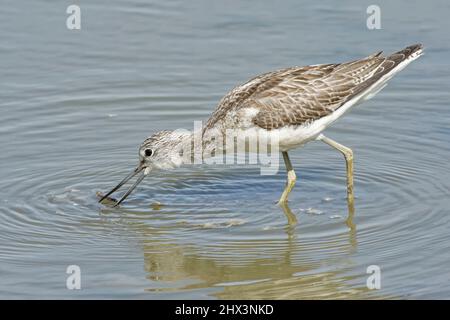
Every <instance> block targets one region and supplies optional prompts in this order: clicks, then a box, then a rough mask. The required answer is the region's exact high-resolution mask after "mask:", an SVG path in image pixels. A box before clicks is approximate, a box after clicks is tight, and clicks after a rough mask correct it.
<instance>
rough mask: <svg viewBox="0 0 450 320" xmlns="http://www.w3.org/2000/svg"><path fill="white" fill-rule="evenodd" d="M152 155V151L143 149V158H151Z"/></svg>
mask: <svg viewBox="0 0 450 320" xmlns="http://www.w3.org/2000/svg"><path fill="white" fill-rule="evenodd" d="M152 154H153V150H152V149H145V156H146V157H151V156H152Z"/></svg>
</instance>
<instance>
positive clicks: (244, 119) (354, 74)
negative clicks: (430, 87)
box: [204, 44, 422, 131]
mask: <svg viewBox="0 0 450 320" xmlns="http://www.w3.org/2000/svg"><path fill="white" fill-rule="evenodd" d="M421 53H422V45H420V44H416V45H412V46H409V47H407V48H405V49H403V50H401V51H398V52H396V53H394V54H392V55H389V56H387V57H383V56H382V54H381V52H379V53H376V54H373V55H371V56H369V57H366V58H363V59H360V60H355V61H351V62H346V63H339V64H322V65H312V66H305V67H292V68H286V69H281V70H277V71H273V72H269V73H265V74H262V75H259V76H257V77H255V78H253V79H251V80H249V81H247V82H246V83H244V84H243V85H240V86H237V87H235V88H234V89H232V90H231V91H230V92H229V93H228V94H227V95H226V96H224V97H223V98H222V100H221V101H220V102H219V105H218V106H217V108H216V110H215V111H214V113H213V114H212V115H211V117H210V118H209V120H208V122H207V123H206V125H205V127H204V130H205V131H206V130H208V129H211V128H213V127H217V126H221V127H229V126H232V127H235V128H238V129H240V128H243V129H245V126H256V127H259V128H263V129H266V130H273V129H277V128H282V127H287V126H294V127H295V126H299V125H305V124H308V123H311V122H314V121H316V120H318V119H321V118H324V117H327V116H329V115H331V114H333V113H335V112H336V111H337V110H339V109H340V108H342V107H343V106H346V107H347V108H348V106H349V104H351V103H352V105H353V104H355V103H357V102H358V101H360V100H361V99H363V98H368V97H371V95H373V94H374V92H376V91H378V90H380V88H382V86H383V85H384V83H385V82H387V81H388V80H389V79H390V78H391V77H392V76H393V75H394V74H395V73H397V72H398V71H400V70H401V69H403V68H404V67H405V66H406V65H407V64H408V63H410V62H411V61H413V60H415V59H416V58H417V57H419V56H420V55H421Z"/></svg>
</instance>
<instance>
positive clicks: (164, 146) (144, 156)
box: [99, 130, 191, 205]
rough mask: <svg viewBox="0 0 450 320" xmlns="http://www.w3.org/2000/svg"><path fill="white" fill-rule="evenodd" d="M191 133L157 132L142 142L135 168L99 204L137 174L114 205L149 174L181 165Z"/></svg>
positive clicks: (179, 131) (123, 198) (120, 201)
mask: <svg viewBox="0 0 450 320" xmlns="http://www.w3.org/2000/svg"><path fill="white" fill-rule="evenodd" d="M190 137H191V133H190V132H188V131H184V130H175V131H167V130H165V131H159V132H157V133H155V134H153V135H152V136H150V137H148V138H147V139H145V140H144V142H143V143H142V144H141V145H140V147H139V162H138V165H137V167H136V168H135V169H134V170H133V171H132V172H131V173H130V174H129V175H128V176H126V177H125V178H124V179H123V180H122V181H121V182H119V184H118V185H117V186H115V187H114V188H113V189H112V190H111V191H109V192H108V193H107V194H105V195H104V196H103V197H102V198H101V199H100V201H99V202H102V201H103V200H104V199H105V198H106V197H108V196H109V195H111V194H112V193H113V192H115V191H117V190H118V189H119V188H120V187H122V186H123V185H124V184H125V183H127V182H128V181H129V180H130V179H132V178H133V177H134V176H136V175H138V174H139V177H138V178H137V180H136V182H135V183H134V184H133V185H132V186H131V187H130V189H128V191H127V192H126V193H125V194H124V195H123V196H122V198H121V199H120V200H119V201H118V202H117V203H116V205H119V204H120V203H122V202H123V201H124V200H125V199H126V198H127V197H128V196H129V195H130V194H131V192H132V191H133V190H134V189H135V188H136V187H137V186H138V184H139V183H141V181H142V180H144V178H145V177H146V176H147V175H148V174H150V172H152V171H154V170H158V169H163V170H167V169H173V168H176V167H179V166H181V165H182V164H183V162H184V160H185V158H184V157H185V150H184V149H185V148H186V146H190V144H191V143H190V140H191V139H190Z"/></svg>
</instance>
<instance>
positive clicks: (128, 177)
mask: <svg viewBox="0 0 450 320" xmlns="http://www.w3.org/2000/svg"><path fill="white" fill-rule="evenodd" d="M142 169H144V167H142V166H138V167H136V169H134V170H133V172H131V173H130V174H129V175H127V176H126V177H125V178H124V179H123V180H122V181H120V182H119V184H118V185H117V186H115V187H114V188H113V189H112V190H111V191H110V192H108V193H107V194H105V195H104V196H103V197H102V198H101V199H100V200H99V201H98V202H102V201H103V200H105V199H106V198H107V197H109V196H110V195H111V194H112V193H113V192H115V191H117V190H118V189H119V188H120V187H121V186H123V185H124V184H125V183H127V182H128V180H130V179H131V178H133V177H134V176H135V175H137V174H138V173H139V172H141V171H142Z"/></svg>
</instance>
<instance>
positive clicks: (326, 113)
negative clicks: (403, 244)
mask: <svg viewBox="0 0 450 320" xmlns="http://www.w3.org/2000/svg"><path fill="white" fill-rule="evenodd" d="M422 51H423V47H422V45H420V44H416V45H412V46H409V47H407V48H405V49H403V50H401V51H398V52H396V53H393V54H391V55H388V56H382V52H378V53H376V54H373V55H370V56H368V57H366V58H363V59H359V60H355V61H351V62H345V63H336V64H320V65H311V66H305V67H292V68H286V69H281V70H277V71H273V72H268V73H265V74H262V75H259V76H257V77H255V78H253V79H251V80H249V81H247V82H246V83H244V84H242V85H240V86H237V87H235V88H234V89H232V90H231V91H230V92H229V93H228V94H227V95H226V96H225V97H223V98H222V100H221V101H220V102H219V105H218V106H217V108H216V110H215V111H214V112H213V114H212V115H211V117H210V118H209V119H208V121H207V122H206V124H205V125H204V126H203V128H202V130H201V136H200V138H201V140H202V141H201V144H202V148H203V149H202V156H203V155H204V154H212V153H214V151H217V150H215V148H216V147H217V146H216V145H215V144H213V142H212V141H213V137H214V136H216V135H217V134H218V133H222V134H224V133H225V132H226V131H227V130H229V129H234V130H240V131H241V132H243V133H248V132H250V131H253V132H258V131H260V132H261V131H263V132H265V133H266V134H268V135H269V136H270V135H277V140H278V143H279V146H278V148H279V150H280V151H281V153H282V155H283V160H284V163H285V165H286V170H287V183H286V187H285V189H284V191H283V193H282V195H281V197H280V200H279V204H281V205H285V204H286V202H287V199H288V195H289V193H290V192H291V190H292V188H293V187H294V184H295V181H296V174H295V172H294V169H293V167H292V164H291V161H290V159H289V155H288V151H289V150H292V149H294V148H298V147H300V146H302V145H304V144H305V143H307V142H309V141H313V140H319V141H323V142H325V143H326V144H328V145H329V146H331V147H333V148H335V149H337V150H338V151H340V152H341V153H342V154H343V155H344V157H345V160H346V164H347V198H348V201H349V203H351V204H353V152H352V150H351V149H350V148H348V147H345V146H343V145H341V144H340V143H338V142H336V141H334V140H332V139H330V138H328V137H326V136H325V135H323V134H322V132H323V131H324V130H325V129H326V128H328V127H329V126H330V125H331V124H332V123H333V122H334V121H336V120H337V119H338V118H340V117H341V116H342V115H343V114H344V113H346V112H347V111H348V110H350V109H351V108H352V107H353V106H354V105H356V104H357V103H360V102H362V101H365V100H368V99H370V98H372V97H373V96H374V95H375V94H376V93H377V92H379V91H380V90H381V89H382V88H383V87H384V86H385V85H386V84H387V81H388V80H389V79H390V78H392V76H394V75H395V74H396V73H397V72H399V71H400V70H402V69H403V68H404V67H406V66H407V65H408V64H409V63H411V62H412V61H414V60H415V59H417V58H418V57H419V56H420V55H421V54H422ZM194 134H195V133H194V132H193V133H191V134H187V133H180V132H178V131H176V130H175V131H160V132H157V133H155V134H154V135H152V136H150V137H149V138H147V139H146V140H145V141H144V142H143V143H142V144H141V146H140V148H139V164H138V166H137V167H136V168H135V169H134V170H133V172H131V173H130V174H129V175H128V176H127V177H125V179H123V180H122V181H121V182H120V183H119V184H118V185H117V186H116V187H114V188H113V189H112V190H111V191H110V192H108V193H107V194H106V195H104V196H103V197H102V198H101V199H100V202H101V201H102V200H104V199H105V198H106V197H108V196H109V195H110V194H112V193H113V192H115V191H116V190H118V189H119V188H120V187H121V186H122V185H124V184H125V183H126V182H127V181H128V180H130V179H131V178H133V177H134V176H135V175H137V174H139V173H140V175H139V177H138V179H137V181H136V182H135V183H134V184H133V185H132V186H131V187H130V189H129V190H128V191H127V192H126V193H125V194H124V195H123V196H122V198H121V199H120V200H119V201H118V202H117V203H116V205H119V204H120V203H121V202H122V201H124V200H125V199H126V198H127V197H128V196H129V195H130V193H131V192H132V191H133V190H134V188H135V187H136V186H137V185H138V184H139V183H140V182H141V181H142V180H143V179H144V177H145V176H146V175H148V174H149V173H150V172H151V171H152V170H154V169H171V168H176V167H178V166H180V165H182V164H184V163H186V162H187V161H186V157H185V155H183V150H184V149H185V147H186V146H190V145H191V141H192V139H193V136H194ZM205 150H206V151H207V152H206V153H205ZM187 158H189V159H190V157H187Z"/></svg>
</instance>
